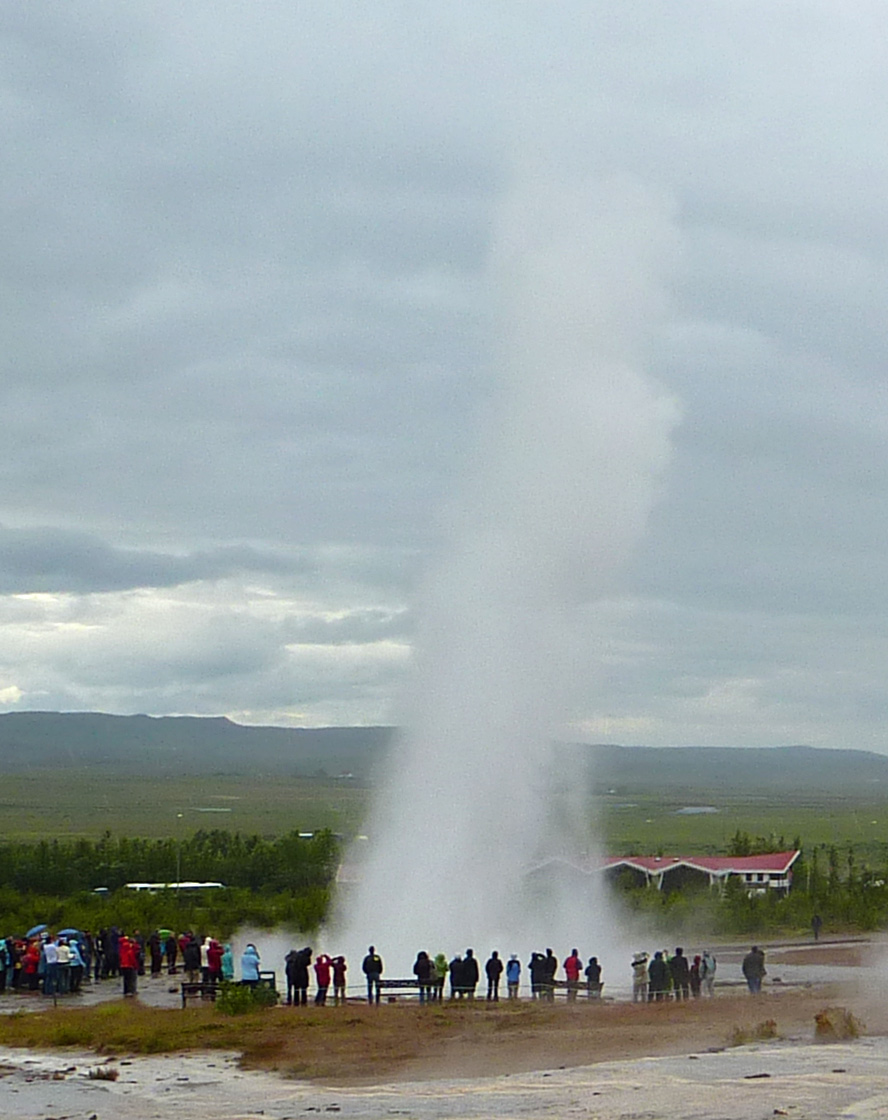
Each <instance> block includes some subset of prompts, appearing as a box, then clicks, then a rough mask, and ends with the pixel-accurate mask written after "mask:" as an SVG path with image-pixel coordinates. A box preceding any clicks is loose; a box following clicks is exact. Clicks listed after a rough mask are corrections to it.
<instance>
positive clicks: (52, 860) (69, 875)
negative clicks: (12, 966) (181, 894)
mask: <svg viewBox="0 0 888 1120" xmlns="http://www.w3.org/2000/svg"><path fill="white" fill-rule="evenodd" d="M338 862H339V844H338V841H337V840H336V837H335V836H334V835H333V833H332V832H330V831H328V830H324V831H322V832H317V833H315V834H314V835H312V836H300V835H299V833H298V832H288V833H286V834H285V835H283V836H278V837H275V838H273V839H270V840H269V839H266V838H264V837H261V836H257V835H252V836H242V835H241V834H240V833H238V832H235V833H231V832H227V831H224V830H221V829H212V830H203V829H202V830H200V831H198V832H195V833H194V834H193V835H192V836H189V837H184V838H182V839H181V840H177V839H175V838H169V837H168V838H166V839H162V840H145V839H141V838H138V837H128V836H119V837H115V836H112V835H111V833H110V832H105V833H104V834H103V835H102V836H101V837H100V838H99V839H98V840H95V841H94V840H88V839H63V840H40V841H37V842H36V843H34V842H31V843H28V842H26V841H21V840H9V841H5V842H3V843H0V889H2V888H4V887H8V888H11V889H13V890H15V891H19V892H21V893H24V894H44V895H71V894H74V893H76V892H78V891H91V890H95V888H96V887H107V888H108V890H109V891H115V890H118V889H119V888H120V887H122V886H123V885H124V884H125V883H131V882H153V883H159V882H165V883H175V882H177V881H178V880H179V879H182V880H189V879H191V880H199V881H202V882H221V883H224V884H225V885H226V886H228V887H233V888H239V887H240V888H246V889H248V890H251V891H266V892H276V891H295V892H299V891H303V890H309V889H312V888H318V887H320V888H326V887H327V886H329V884H330V882H331V881H332V879H333V877H334V875H335V874H336V868H337V865H338Z"/></svg>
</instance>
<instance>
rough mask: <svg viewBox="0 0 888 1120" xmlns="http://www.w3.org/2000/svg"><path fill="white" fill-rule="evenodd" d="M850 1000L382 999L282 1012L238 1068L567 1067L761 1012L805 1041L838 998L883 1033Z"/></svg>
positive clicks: (677, 1047)
mask: <svg viewBox="0 0 888 1120" xmlns="http://www.w3.org/2000/svg"><path fill="white" fill-rule="evenodd" d="M849 995H850V993H848V992H844V993H843V992H841V991H840V990H838V989H836V988H833V989H830V990H823V989H819V990H816V991H808V990H805V991H791V990H784V991H781V992H779V993H771V994H765V995H762V996H760V997H758V998H753V997H751V996H749V995H748V994H737V995H729V996H717V997H716V998H715V999H712V1000H697V1001H692V1002H690V1003H681V1004H679V1003H663V1004H638V1005H634V1004H628V1003H613V1004H602V1005H600V1006H597V1005H594V1004H588V1003H578V1004H577V1005H576V1006H575V1007H568V1006H566V1005H556V1006H554V1007H549V1006H545V1005H541V1004H532V1003H530V1002H525V1003H521V1004H518V1005H516V1006H514V1007H510V1006H508V1005H504V1004H500V1005H499V1006H495V1007H492V1008H491V1007H488V1006H487V1005H486V1004H484V1003H478V1004H476V1005H475V1006H464V1005H459V1006H448V1005H447V1004H445V1005H444V1006H443V1007H442V1008H434V1007H433V1008H424V1007H417V1006H416V1005H401V1006H382V1007H379V1008H370V1007H365V1008H360V1009H356V1010H352V1009H350V1008H349V1009H347V1011H346V1012H345V1014H347V1015H348V1019H347V1020H346V1021H345V1022H342V1021H341V1019H340V1016H339V1014H338V1013H336V1012H334V1017H333V1018H331V1017H330V1015H329V1013H321V1012H314V1011H313V1010H309V1011H308V1012H307V1013H302V1012H300V1011H295V1012H294V1011H292V1010H290V1009H284V1010H283V1011H282V1012H281V1013H282V1014H290V1015H292V1016H293V1027H294V1029H293V1031H292V1033H291V1034H289V1035H288V1037H287V1039H286V1041H283V1042H282V1043H281V1044H280V1045H279V1047H277V1048H276V1051H275V1052H274V1053H273V1054H272V1053H269V1052H268V1051H265V1052H264V1053H263V1052H259V1053H252V1052H249V1051H248V1052H247V1053H246V1054H245V1057H244V1065H245V1066H247V1067H248V1068H249V1067H252V1068H264V1069H273V1070H275V1071H277V1072H279V1073H281V1074H284V1075H285V1076H293V1077H299V1078H303V1079H308V1080H313V1081H317V1082H321V1083H325V1084H336V1085H348V1084H369V1083H373V1082H379V1081H391V1080H402V1079H407V1080H412V1081H416V1080H424V1079H434V1078H454V1077H483V1076H487V1077H489V1076H495V1075H498V1074H504V1073H520V1072H527V1071H530V1070H545V1069H568V1068H573V1067H575V1066H585V1065H589V1064H591V1063H595V1062H606V1061H616V1060H621V1059H625V1058H638V1057H656V1056H665V1055H673V1054H683V1053H687V1054H690V1053H694V1052H706V1051H711V1050H715V1049H720V1048H723V1047H725V1046H727V1045H728V1044H729V1043H730V1041H731V1039H732V1037H733V1036H734V1034H735V1031H737V1030H739V1031H744V1032H747V1033H748V1034H751V1033H752V1032H754V1030H755V1028H756V1027H757V1026H758V1025H759V1024H760V1023H762V1022H764V1021H765V1020H769V1019H773V1020H774V1021H775V1023H776V1030H777V1033H778V1035H779V1036H780V1037H781V1038H787V1039H797V1040H799V1041H805V1042H811V1041H813V1039H814V1016H815V1014H817V1013H818V1012H820V1011H822V1010H824V1008H827V1007H831V1006H836V1005H841V1006H843V1007H847V1008H849V1010H851V1011H852V1012H853V1013H854V1014H855V1015H856V1016H858V1017H859V1018H862V1019H864V1020H865V1022H866V1029H867V1031H868V1032H869V1033H875V1034H888V1015H886V1014H885V1012H884V1011H882V1010H881V1008H878V1007H877V1006H871V1005H870V1002H869V1001H868V1000H866V999H865V998H864V997H862V996H854V997H853V998H848V997H849ZM877 1011H878V1012H879V1013H878V1014H876V1015H875V1017H874V1016H873V1014H871V1012H877ZM867 1013H870V1014H869V1018H868V1019H867V1017H866V1014H867ZM336 1019H340V1021H339V1022H336V1021H335V1020H336ZM343 1028H345V1029H343Z"/></svg>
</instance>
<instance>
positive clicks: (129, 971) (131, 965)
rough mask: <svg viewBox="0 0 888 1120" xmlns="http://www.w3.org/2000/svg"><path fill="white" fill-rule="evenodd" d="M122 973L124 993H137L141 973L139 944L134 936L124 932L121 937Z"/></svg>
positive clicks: (126, 994)
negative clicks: (137, 980) (133, 938)
mask: <svg viewBox="0 0 888 1120" xmlns="http://www.w3.org/2000/svg"><path fill="white" fill-rule="evenodd" d="M119 952H120V975H121V976H122V977H123V994H124V995H125V996H134V995H135V994H136V978H137V977H138V975H139V946H138V943H137V942H136V941H133V940H132V938H130V937H127V936H126V934H122V935H121V937H120V949H119Z"/></svg>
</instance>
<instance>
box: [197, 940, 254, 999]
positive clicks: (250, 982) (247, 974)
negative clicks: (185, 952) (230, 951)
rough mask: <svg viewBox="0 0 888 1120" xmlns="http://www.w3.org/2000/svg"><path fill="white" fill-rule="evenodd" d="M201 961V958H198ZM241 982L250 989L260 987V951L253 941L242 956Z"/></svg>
mask: <svg viewBox="0 0 888 1120" xmlns="http://www.w3.org/2000/svg"><path fill="white" fill-rule="evenodd" d="M199 961H200V957H198V962H199ZM241 981H242V982H243V983H244V984H246V986H247V987H248V988H256V987H258V985H259V950H258V949H257V948H256V946H255V945H254V944H253V942H252V941H250V942H248V944H247V947H246V948H245V949H244V951H243V953H242V954H241Z"/></svg>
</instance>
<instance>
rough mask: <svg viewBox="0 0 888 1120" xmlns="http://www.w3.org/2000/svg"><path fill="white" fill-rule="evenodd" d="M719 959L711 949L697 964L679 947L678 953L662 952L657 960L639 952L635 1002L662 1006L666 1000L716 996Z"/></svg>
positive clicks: (634, 980) (634, 971)
mask: <svg viewBox="0 0 888 1120" xmlns="http://www.w3.org/2000/svg"><path fill="white" fill-rule="evenodd" d="M716 963H717V962H716V959H715V957H714V956H713V955H712V953H710V952H709V950H708V949H707V950H706V951H705V952H703V953H701V954H697V956H695V957H694V959H693V962H691V961H689V960H688V958H687V957H686V956H685V951H684V949H682V948H681V946H678V947H677V948H676V950H675V952H674V953H669V952H668V950H660V949H658V950H657V951H656V952H655V953H654V955H653V957H651V956H650V955H649V954H648V953H636V954H635V956H634V957H633V958H632V1000H633V1002H635V1003H648V1002H650V1003H653V1002H658V1003H661V1002H662V1001H663V1000H670V999H676V1000H686V999H699V998H700V996H701V995H704V994H705V995H707V996H712V995H713V994H714V993H713V988H714V985H715V970H716Z"/></svg>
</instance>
